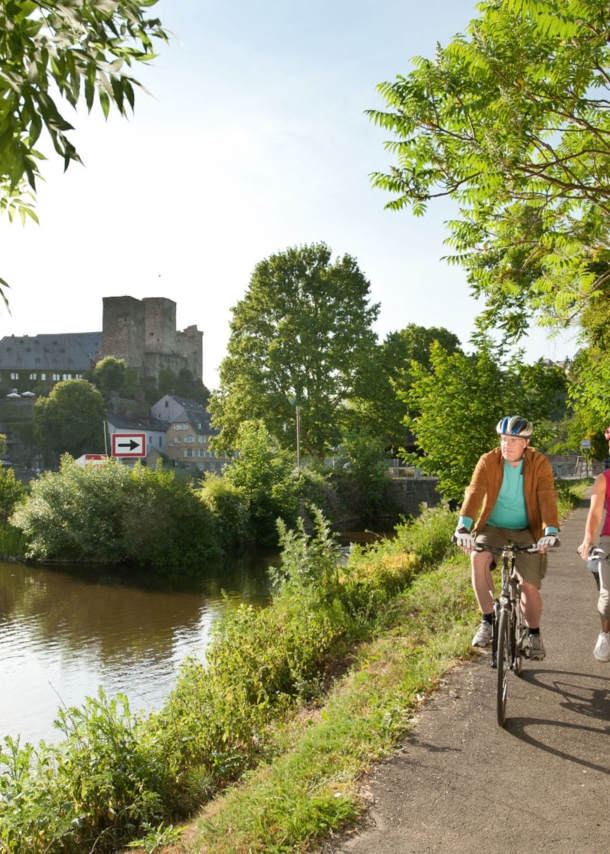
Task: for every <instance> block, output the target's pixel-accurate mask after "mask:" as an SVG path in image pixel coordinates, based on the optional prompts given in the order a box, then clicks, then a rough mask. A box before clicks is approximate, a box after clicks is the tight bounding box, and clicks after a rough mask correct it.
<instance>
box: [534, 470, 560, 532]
mask: <svg viewBox="0 0 610 854" xmlns="http://www.w3.org/2000/svg"><path fill="white" fill-rule="evenodd" d="M536 494H537V496H538V506H539V507H540V516H541V519H542V527H543V529H544V533H545V534H551V533H557V532H558V531H559V514H558V512H557V490H556V489H555V478H554V476H553V468H552V466H551V464H550V462H549V461H548V460H547V458H546V457H542V460H541V464H540V469H539V471H538V479H537V484H536Z"/></svg>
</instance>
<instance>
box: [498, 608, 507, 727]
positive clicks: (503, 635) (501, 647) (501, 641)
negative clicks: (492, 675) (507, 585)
mask: <svg viewBox="0 0 610 854" xmlns="http://www.w3.org/2000/svg"><path fill="white" fill-rule="evenodd" d="M509 620H510V613H509V611H508V610H502V612H501V613H500V621H499V624H498V691H497V697H496V700H497V703H496V706H497V716H498V724H499V725H500V726H504V724H505V722H506V694H507V689H508V686H507V677H508V671H509V670H510V655H511V652H510V637H509V634H508V630H509Z"/></svg>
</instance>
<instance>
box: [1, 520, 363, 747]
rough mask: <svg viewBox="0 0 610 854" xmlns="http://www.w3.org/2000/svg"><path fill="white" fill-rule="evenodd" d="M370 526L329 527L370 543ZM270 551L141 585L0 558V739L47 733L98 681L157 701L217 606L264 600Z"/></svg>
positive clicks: (112, 574)
mask: <svg viewBox="0 0 610 854" xmlns="http://www.w3.org/2000/svg"><path fill="white" fill-rule="evenodd" d="M379 536H380V534H379V533H373V532H372V531H364V532H362V531H351V532H345V533H343V534H341V535H339V540H340V542H341V543H342V544H343V545H344V546H346V544H347V543H349V542H360V543H366V542H373V541H374V540H375V539H377V538H378V537H379ZM278 560H279V558H278V557H275V558H258V559H255V558H249V559H244V560H241V561H239V560H234V561H227V562H225V563H224V564H222V565H220V566H217V567H215V568H213V569H212V568H211V569H209V570H207V571H206V572H205V573H202V575H201V576H200V577H198V579H197V580H189V581H186V582H183V583H181V584H177V583H174V584H170V583H168V582H164V583H162V584H161V583H157V584H156V585H155V584H151V582H150V578H149V577H147V576H146V575H143V576H142V575H141V576H137V575H134V574H129V573H126V572H124V571H121V570H120V569H119V568H117V567H109V568H103V567H100V566H99V565H96V566H92V565H87V566H80V567H79V566H74V565H71V566H70V567H69V568H68V567H64V568H58V567H57V566H54V567H53V568H49V567H48V566H32V565H25V564H21V563H4V562H0V743H1V741H2V739H3V738H4V737H5V736H7V735H10V736H12V737H17V736H21V738H22V740H25V741H31V742H33V743H34V744H37V743H38V741H40V739H45V740H46V741H57V740H59V739H60V738H61V733H60V732H59V731H58V730H57V729H56V728H54V726H53V721H54V720H55V717H56V714H57V710H58V708H59V707H60V706H81V705H82V704H83V702H84V700H85V698H86V697H93V696H95V695H96V694H97V691H98V687H99V686H102V687H103V688H104V689H105V691H106V693H107V695H108V696H110V697H114V696H116V694H117V693H119V692H123V693H125V694H126V695H127V697H128V698H129V703H130V707H131V708H132V709H133V710H144V711H150V710H152V709H158V708H159V707H160V706H161V704H162V703H163V700H164V699H165V697H166V696H167V694H168V693H169V691H170V690H171V688H172V686H173V685H174V683H175V679H176V674H177V672H178V668H179V666H180V663H181V662H182V661H183V660H184V658H185V657H186V656H187V655H194V656H196V657H197V658H199V659H200V660H201V661H203V662H205V649H206V646H207V644H208V641H209V636H210V629H211V627H212V624H213V623H214V620H215V619H216V618H217V617H218V615H219V613H220V612H221V610H222V608H224V607H227V602H226V600H225V599H224V598H223V591H224V592H225V594H226V596H227V598H228V603H229V607H230V606H232V605H234V604H236V603H239V602H247V603H251V604H253V605H256V606H263V605H264V604H265V603H266V602H267V601H268V600H269V581H268V574H267V567H268V566H269V564H270V563H271V562H277V561H278Z"/></svg>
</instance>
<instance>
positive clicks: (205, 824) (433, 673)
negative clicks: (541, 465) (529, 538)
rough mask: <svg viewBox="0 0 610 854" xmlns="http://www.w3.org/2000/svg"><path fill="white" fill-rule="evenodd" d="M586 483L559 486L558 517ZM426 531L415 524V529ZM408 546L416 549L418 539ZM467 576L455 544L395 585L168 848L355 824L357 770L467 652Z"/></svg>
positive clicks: (284, 844)
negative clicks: (268, 749) (299, 702)
mask: <svg viewBox="0 0 610 854" xmlns="http://www.w3.org/2000/svg"><path fill="white" fill-rule="evenodd" d="M590 483H591V480H583V481H578V482H564V483H563V484H559V493H560V501H559V504H560V517H561V518H562V519H565V518H566V517H567V516H568V515H569V513H570V512H571V510H572V509H573V508H574V507H575V506H576V504H577V503H578V501H579V500H580V498H581V497H582V495H583V494H584V492H585V490H586V488H587V486H588V485H589V484H590ZM448 515H449V514H448ZM425 536H426V531H425V526H422V529H421V531H420V532H419V534H418V537H422V538H425ZM410 545H411V547H412V548H414V550H418V549H420V550H421V548H422V545H423V543H422V542H421V541H420V542H415V541H413V540H412V542H411V544H410ZM404 546H405V544H404V542H403V543H400V542H399V541H397V542H395V543H387V544H383V545H381V546H378V547H377V548H375V549H372V550H371V551H370V553H369V555H368V559H370V560H373V561H383V560H387V559H388V556H389V555H394V556H396V555H397V554H399V553H400V550H401V549H403V548H404ZM428 568H432V567H431V566H430V564H428ZM469 575H470V573H469V561H468V559H467V558H466V557H465V556H463V555H459V554H456V553H455V552H454V553H451V555H450V556H449V557H448V559H447V560H446V561H445V562H443V563H442V564H441V565H440V566H439V567H438V568H437V569H436V571H433V572H427V573H426V574H423V575H420V576H419V577H418V578H416V579H415V581H414V582H413V584H412V585H411V586H410V587H409V589H408V590H406V591H403V592H401V593H399V594H398V595H397V596H396V597H395V598H394V599H393V601H392V602H391V603H390V604H389V605H388V607H387V609H386V610H385V613H384V614H383V615H379V619H378V622H377V629H376V632H375V635H376V636H375V637H374V638H373V639H372V640H370V641H368V642H365V643H362V644H361V645H360V646H359V648H358V649H357V650H356V651H355V653H354V661H353V663H352V666H351V668H350V670H349V672H348V673H347V674H346V675H344V676H343V677H342V678H340V679H337V680H336V682H335V684H334V686H333V688H332V689H331V690H330V692H329V693H328V694H327V696H326V697H325V699H324V702H323V703H321V704H320V705H319V706H316V707H310V708H309V709H307V710H303V711H302V712H301V713H300V714H297V715H296V716H295V717H293V718H291V719H290V720H289V721H288V722H286V723H284V724H283V725H281V726H279V727H278V729H277V731H276V733H275V735H274V749H275V752H276V756H275V758H271V759H270V760H269V761H267V762H266V763H264V764H262V765H261V766H260V767H259V768H257V769H255V770H254V771H252V772H250V773H249V774H248V775H246V777H245V778H244V779H242V781H241V782H240V783H239V784H238V785H236V786H235V787H234V788H231V789H230V790H228V791H227V792H226V793H224V794H223V795H221V796H219V797H217V798H216V799H215V800H213V801H212V802H210V803H209V804H208V805H207V806H206V807H205V808H204V810H203V812H202V813H201V815H200V817H199V819H198V821H197V822H196V823H195V824H193V825H191V826H190V827H188V828H187V829H186V831H185V833H184V834H183V838H182V841H181V842H180V843H178V844H177V845H176V846H175V848H173V849H172V850H174V851H176V852H179V851H180V852H182V851H185V852H189V853H190V854H195V852H197V854H212V852H214V854H242V852H243V854H249V852H255V851H264V852H267V854H280V852H282V854H284V853H285V852H301V851H306V850H310V849H311V846H312V844H314V845H315V841H316V840H319V839H320V838H323V837H325V836H327V835H328V834H329V833H330V832H331V831H338V830H341V829H343V828H345V827H346V826H348V825H350V824H353V823H354V822H355V821H356V820H357V818H358V816H359V815H360V814H361V813H362V811H363V810H364V808H365V806H366V801H365V799H364V797H363V795H362V792H361V791H360V788H359V781H360V779H361V777H362V774H363V773H364V772H365V771H367V770H368V769H369V768H370V767H371V765H372V764H373V763H374V762H376V761H378V760H379V759H381V758H382V757H384V756H386V755H388V754H389V753H391V752H392V750H393V749H395V746H396V744H397V742H398V741H399V740H400V739H401V738H402V737H404V735H405V733H406V731H407V730H408V727H409V721H410V719H411V718H412V716H413V714H414V712H415V710H416V709H417V707H418V705H419V704H420V703H421V701H422V700H423V699H424V698H425V696H426V695H427V694H428V693H429V692H430V691H432V690H433V689H434V688H435V687H436V686H437V684H438V681H439V679H440V677H441V676H442V675H443V673H445V672H446V671H447V670H448V669H449V668H450V667H451V666H452V664H454V663H455V662H456V661H458V660H460V659H463V658H465V657H468V656H470V655H471V653H472V650H471V648H470V639H471V634H472V627H473V625H474V624H475V622H476V619H477V618H476V612H475V609H474V599H473V596H472V592H471V589H470V581H469ZM151 848H152V846H149V850H150V849H151ZM144 850H146V849H144ZM158 850H161V849H158Z"/></svg>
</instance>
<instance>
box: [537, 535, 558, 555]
mask: <svg viewBox="0 0 610 854" xmlns="http://www.w3.org/2000/svg"><path fill="white" fill-rule="evenodd" d="M559 545H561V543H560V542H559V537H558V536H557V535H556V534H547V535H546V536H544V537H540V539H539V540H538V542H537V543H536V547H537V549H538V551H539V552H542V554H544V553H545V552H546V550H547V549H551V548H553V546H559Z"/></svg>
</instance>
